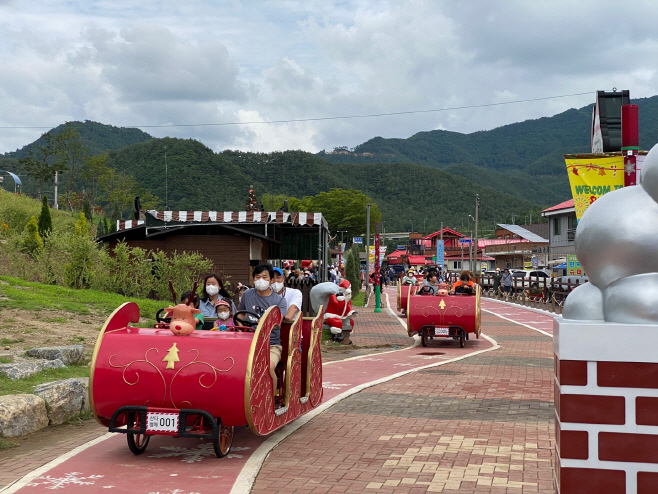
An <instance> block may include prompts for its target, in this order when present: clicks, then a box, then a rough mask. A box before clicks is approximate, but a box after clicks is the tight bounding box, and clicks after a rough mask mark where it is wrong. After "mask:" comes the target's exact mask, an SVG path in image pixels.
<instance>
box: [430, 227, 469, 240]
mask: <svg viewBox="0 0 658 494" xmlns="http://www.w3.org/2000/svg"><path fill="white" fill-rule="evenodd" d="M441 232H443V234H444V235H446V234H448V235H454V236H457V237H459V238H461V237H463V236H464V235H462V234H461V233H459V232H456V231H455V230H451V229H450V228H444V229H443V230H439V231H438V232H434V233H430V234H429V235H426V236H424V237H423V240H428V239H432V238H434V237H440V236H441Z"/></svg>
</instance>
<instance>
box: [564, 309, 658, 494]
mask: <svg viewBox="0 0 658 494" xmlns="http://www.w3.org/2000/svg"><path fill="white" fill-rule="evenodd" d="M554 324H555V327H554V332H553V333H554V341H553V345H554V350H555V438H556V465H555V468H556V471H555V480H556V486H557V492H558V493H559V494H601V493H605V494H636V493H637V494H649V493H658V326H645V325H640V324H617V323H608V322H600V321H575V320H566V319H563V320H561V321H556V322H555V323H554Z"/></svg>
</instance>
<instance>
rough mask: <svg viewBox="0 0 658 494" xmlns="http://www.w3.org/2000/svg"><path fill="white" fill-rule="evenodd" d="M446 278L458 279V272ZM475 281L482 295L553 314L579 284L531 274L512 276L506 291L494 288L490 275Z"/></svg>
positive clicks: (576, 281)
mask: <svg viewBox="0 0 658 494" xmlns="http://www.w3.org/2000/svg"><path fill="white" fill-rule="evenodd" d="M447 277H448V280H449V281H450V282H451V283H454V282H455V281H457V280H458V279H459V274H458V273H449V274H448V276H447ZM474 281H475V282H476V283H479V284H480V286H481V287H482V296H484V297H487V298H493V299H496V300H503V301H505V302H512V303H516V304H519V305H523V306H525V307H531V308H535V309H542V310H546V311H548V312H552V313H554V314H562V308H563V307H564V301H565V300H566V298H567V296H568V295H569V293H571V292H572V291H573V290H574V289H575V288H577V287H578V286H580V285H581V283H580V280H575V281H573V282H572V281H571V280H558V279H556V278H543V277H538V276H537V277H535V276H531V277H530V278H522V277H514V278H513V279H512V286H511V287H510V291H508V292H506V291H505V290H504V287H503V286H502V285H501V286H499V287H498V288H497V289H496V290H494V288H493V286H494V280H493V276H491V275H480V276H476V277H475V280H474Z"/></svg>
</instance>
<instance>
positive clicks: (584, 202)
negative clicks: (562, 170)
mask: <svg viewBox="0 0 658 494" xmlns="http://www.w3.org/2000/svg"><path fill="white" fill-rule="evenodd" d="M565 161H566V163H567V172H568V174H569V184H570V185H571V194H572V195H573V204H574V207H575V209H576V218H577V219H578V220H580V218H581V217H582V215H583V213H584V212H585V211H586V210H587V208H588V207H589V205H590V204H592V203H593V202H594V201H596V200H597V199H598V198H599V197H601V196H602V195H603V194H607V193H608V192H611V191H613V190H617V189H620V188H622V187H623V186H624V158H623V157H622V156H606V157H600V158H599V157H589V158H566V159H565Z"/></svg>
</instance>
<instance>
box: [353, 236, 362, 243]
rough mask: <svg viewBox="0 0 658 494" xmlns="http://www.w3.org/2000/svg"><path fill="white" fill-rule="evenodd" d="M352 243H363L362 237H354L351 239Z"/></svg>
mask: <svg viewBox="0 0 658 494" xmlns="http://www.w3.org/2000/svg"><path fill="white" fill-rule="evenodd" d="M352 243H354V244H362V243H363V237H354V238H353V239H352Z"/></svg>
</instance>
